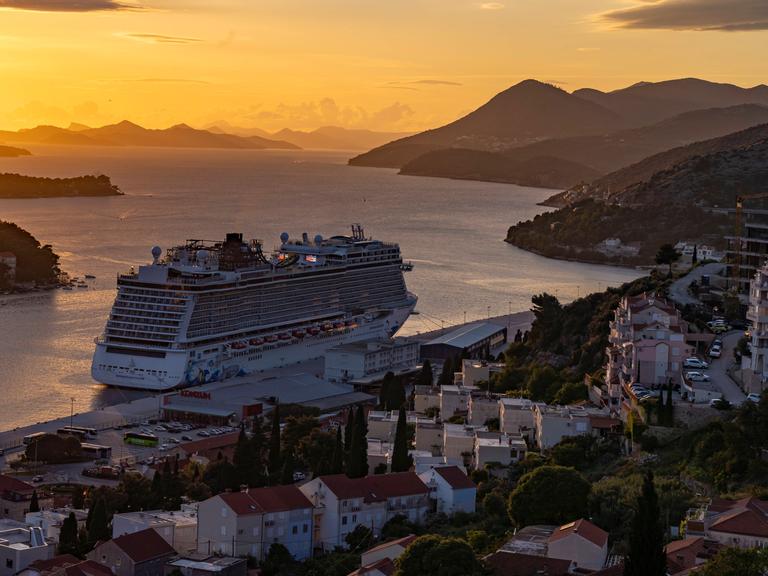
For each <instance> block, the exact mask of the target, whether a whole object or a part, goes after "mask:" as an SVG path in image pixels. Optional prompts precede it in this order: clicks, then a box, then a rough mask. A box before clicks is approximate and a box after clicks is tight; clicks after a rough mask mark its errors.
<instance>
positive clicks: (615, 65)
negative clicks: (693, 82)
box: [0, 0, 768, 130]
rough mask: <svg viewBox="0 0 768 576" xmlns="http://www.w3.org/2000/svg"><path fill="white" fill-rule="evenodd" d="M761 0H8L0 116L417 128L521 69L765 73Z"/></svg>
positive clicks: (0, 32) (594, 83)
mask: <svg viewBox="0 0 768 576" xmlns="http://www.w3.org/2000/svg"><path fill="white" fill-rule="evenodd" d="M767 53H768V1H766V0H659V1H656V2H654V1H649V0H644V1H636V2H635V1H625V0H502V1H500V2H488V1H480V2H473V1H471V0H386V1H381V0H71V1H70V0H0V120H2V121H1V122H0V128H5V129H16V128H20V127H28V126H31V125H36V124H41V123H52V124H58V125H66V124H68V123H69V122H70V121H78V122H82V123H86V124H89V125H101V124H106V123H110V122H114V121H118V120H121V119H124V118H128V119H130V120H133V121H135V122H138V123H141V124H143V125H146V126H150V127H165V126H168V125H171V124H175V123H179V122H187V123H189V124H192V125H195V126H204V125H206V124H208V123H211V122H214V121H218V120H227V121H229V122H230V123H232V124H234V125H238V126H247V127H252V126H258V127H261V128H264V129H268V130H277V129H280V128H283V127H290V128H296V129H311V128H315V127H318V126H321V125H326V124H335V125H343V126H347V127H364V128H372V129H377V130H419V129H423V128H428V127H433V126H436V125H439V124H441V123H445V122H446V121H449V120H452V119H454V118H456V117H457V116H459V115H460V114H462V113H465V112H467V111H469V110H471V109H473V108H475V107H477V106H478V105H480V104H482V103H483V102H484V101H486V100H487V99H488V98H489V97H490V96H492V95H493V94H495V93H496V92H498V91H500V90H503V89H504V88H506V87H508V86H510V85H511V84H514V83H516V82H518V81H520V80H522V79H525V78H531V77H532V78H537V79H540V80H543V81H547V82H551V83H555V84H557V85H559V86H561V87H562V88H564V89H566V90H569V91H571V90H574V89H577V88H580V87H584V86H591V87H595V88H600V89H613V88H618V87H621V86H625V85H628V84H631V83H634V82H636V81H640V80H649V81H652V80H662V79H668V78H676V77H684V76H698V77H702V78H706V79H709V80H714V81H719V82H732V83H735V84H739V85H741V86H752V85H755V84H760V83H764V82H766V81H767V80H768V58H766V54H767Z"/></svg>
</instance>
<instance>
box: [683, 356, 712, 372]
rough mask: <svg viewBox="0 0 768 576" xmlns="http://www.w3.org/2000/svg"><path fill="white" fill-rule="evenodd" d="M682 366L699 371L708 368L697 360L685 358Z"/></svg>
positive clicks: (701, 361)
mask: <svg viewBox="0 0 768 576" xmlns="http://www.w3.org/2000/svg"><path fill="white" fill-rule="evenodd" d="M684 365H685V367H686V368H698V369H699V370H706V369H707V368H709V364H707V363H706V362H704V360H701V359H699V358H686V359H685V364H684Z"/></svg>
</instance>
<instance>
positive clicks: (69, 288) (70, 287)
mask: <svg viewBox="0 0 768 576" xmlns="http://www.w3.org/2000/svg"><path fill="white" fill-rule="evenodd" d="M62 288H63V289H64V290H72V286H62Z"/></svg>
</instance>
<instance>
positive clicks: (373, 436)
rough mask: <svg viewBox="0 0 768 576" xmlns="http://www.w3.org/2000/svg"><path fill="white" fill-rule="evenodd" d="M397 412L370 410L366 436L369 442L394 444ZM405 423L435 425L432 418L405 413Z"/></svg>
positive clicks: (415, 413)
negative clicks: (378, 441)
mask: <svg viewBox="0 0 768 576" xmlns="http://www.w3.org/2000/svg"><path fill="white" fill-rule="evenodd" d="M398 418H399V411H398V410H391V411H389V410H371V411H370V412H368V435H367V438H368V439H369V440H382V441H384V442H394V441H395V432H396V430H397V419H398ZM405 418H406V422H407V423H408V424H410V425H413V426H418V425H419V424H422V425H429V424H435V423H436V420H435V419H434V418H428V417H427V416H423V415H421V414H418V413H417V412H406V415H405Z"/></svg>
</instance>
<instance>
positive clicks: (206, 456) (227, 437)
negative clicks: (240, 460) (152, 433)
mask: <svg viewBox="0 0 768 576" xmlns="http://www.w3.org/2000/svg"><path fill="white" fill-rule="evenodd" d="M239 436H240V432H232V433H230V434H222V435H221V436H212V437H210V438H202V439H200V440H193V441H192V442H185V443H183V444H179V445H178V446H177V447H176V449H175V450H173V451H172V452H171V455H172V456H174V455H176V454H179V457H180V458H181V459H182V460H186V459H188V458H189V459H191V460H194V461H196V462H200V463H202V464H208V463H209V462H214V461H216V459H217V458H218V457H219V454H221V455H222V456H223V457H225V458H228V459H229V460H230V461H231V460H232V458H233V456H234V454H235V446H237V439H238V437H239Z"/></svg>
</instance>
